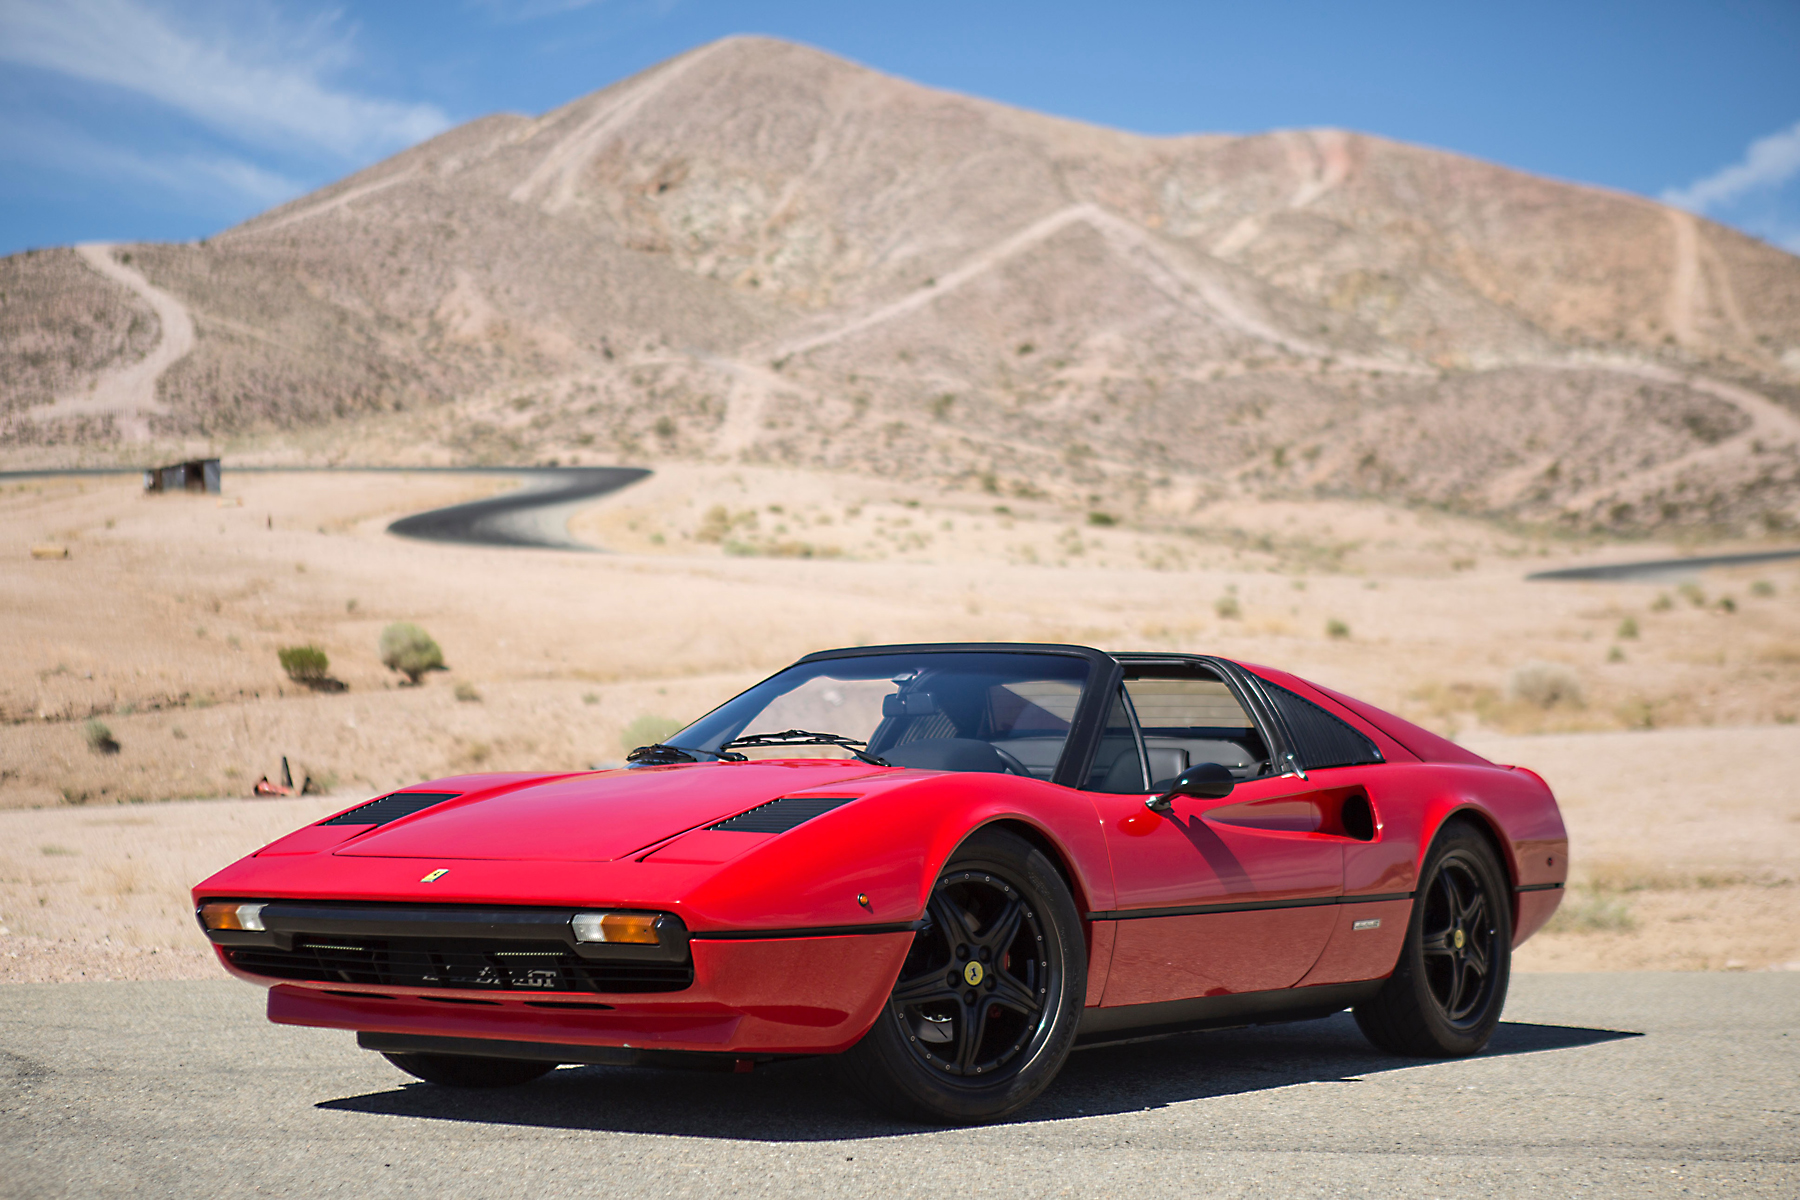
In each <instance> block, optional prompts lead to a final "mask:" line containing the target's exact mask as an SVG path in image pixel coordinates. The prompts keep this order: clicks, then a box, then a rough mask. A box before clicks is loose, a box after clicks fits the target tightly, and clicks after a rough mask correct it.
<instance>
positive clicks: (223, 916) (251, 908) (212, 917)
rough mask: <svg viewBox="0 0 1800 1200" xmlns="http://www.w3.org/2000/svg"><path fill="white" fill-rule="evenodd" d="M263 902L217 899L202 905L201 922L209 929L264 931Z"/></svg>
mask: <svg viewBox="0 0 1800 1200" xmlns="http://www.w3.org/2000/svg"><path fill="white" fill-rule="evenodd" d="M263 908H264V906H263V905H261V904H239V903H238V902H237V901H235V900H215V901H213V902H212V903H210V904H202V905H201V906H200V923H201V924H202V925H204V926H206V927H207V928H208V929H236V930H241V931H244V932H248V933H261V932H263V923H262V910H263Z"/></svg>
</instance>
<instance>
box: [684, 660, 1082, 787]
mask: <svg viewBox="0 0 1800 1200" xmlns="http://www.w3.org/2000/svg"><path fill="white" fill-rule="evenodd" d="M1088 671H1089V663H1088V660H1086V659H1085V658H1080V657H1076V656H1074V655H1063V654H1045V653H1031V652H1021V653H1013V652H993V651H916V652H902V653H892V654H867V655H857V656H855V657H849V658H833V659H825V660H822V661H819V662H810V663H800V664H798V665H796V666H793V667H790V668H788V669H787V670H785V671H783V672H781V673H780V674H778V675H775V676H773V677H771V678H769V679H766V680H764V681H763V682H762V683H759V684H757V685H756V686H755V687H753V688H751V689H750V690H749V691H747V692H745V693H743V694H742V695H740V696H738V697H736V698H735V699H732V700H728V701H727V702H725V703H724V704H722V705H720V706H719V707H718V708H716V709H714V710H713V711H712V712H710V713H708V714H707V715H706V716H704V717H702V718H700V719H699V720H698V721H696V722H694V723H693V724H692V725H690V726H688V727H687V728H686V729H684V730H682V731H681V732H680V733H678V734H676V735H675V736H673V737H671V738H669V739H668V743H667V744H668V745H671V746H678V747H683V748H686V749H690V750H700V751H704V752H709V753H714V754H716V753H718V752H719V751H720V749H721V748H722V747H724V746H725V745H726V743H728V742H732V741H734V740H736V739H740V738H747V737H753V736H754V735H757V734H775V733H783V732H786V731H788V730H805V731H808V732H812V733H821V734H836V735H839V736H841V737H845V738H850V739H853V740H855V741H857V742H866V743H867V753H869V754H872V755H876V756H878V757H880V758H882V759H883V760H885V761H886V762H888V763H890V764H892V765H894V766H898V767H925V768H930V769H934V770H946V771H993V772H1002V773H1009V774H1014V775H1030V776H1032V777H1034V778H1037V779H1048V778H1050V776H1051V774H1052V773H1053V772H1054V771H1055V770H1056V764H1057V760H1058V759H1060V758H1061V757H1062V750H1063V743H1064V742H1066V741H1067V740H1068V736H1069V723H1070V721H1071V720H1073V718H1074V716H1075V709H1076V706H1077V705H1078V704H1079V703H1080V701H1081V692H1082V688H1083V687H1084V686H1085V685H1086V684H1087V680H1088ZM736 752H738V753H742V754H745V755H746V756H748V757H750V758H796V757H804V758H848V757H850V752H849V751H847V750H845V749H844V748H842V747H841V746H830V745H818V746H779V747H778V746H739V747H737V748H736Z"/></svg>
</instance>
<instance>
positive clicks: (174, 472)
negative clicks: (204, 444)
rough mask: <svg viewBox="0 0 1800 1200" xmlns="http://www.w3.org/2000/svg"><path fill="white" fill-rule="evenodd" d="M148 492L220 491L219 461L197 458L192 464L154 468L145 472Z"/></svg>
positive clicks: (145, 483)
mask: <svg viewBox="0 0 1800 1200" xmlns="http://www.w3.org/2000/svg"><path fill="white" fill-rule="evenodd" d="M144 490H145V491H146V492H214V493H216V492H217V491H218V490H219V460H218V459H216V458H196V459H195V460H194V461H192V462H184V463H175V464H173V465H171V466H167V467H152V468H151V469H150V470H148V471H145V472H144Z"/></svg>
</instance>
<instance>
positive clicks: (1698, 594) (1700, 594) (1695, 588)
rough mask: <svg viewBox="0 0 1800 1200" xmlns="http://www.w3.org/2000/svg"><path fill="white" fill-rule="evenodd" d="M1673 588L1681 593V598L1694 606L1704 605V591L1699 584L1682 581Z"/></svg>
mask: <svg viewBox="0 0 1800 1200" xmlns="http://www.w3.org/2000/svg"><path fill="white" fill-rule="evenodd" d="M1675 590H1676V591H1678V592H1680V593H1681V597H1682V599H1684V600H1686V601H1687V602H1688V603H1689V604H1691V605H1693V606H1694V607H1695V608H1705V607H1706V592H1705V590H1704V589H1703V588H1701V586H1700V585H1699V584H1697V583H1684V584H1682V585H1681V586H1680V587H1678V588H1676V589H1675Z"/></svg>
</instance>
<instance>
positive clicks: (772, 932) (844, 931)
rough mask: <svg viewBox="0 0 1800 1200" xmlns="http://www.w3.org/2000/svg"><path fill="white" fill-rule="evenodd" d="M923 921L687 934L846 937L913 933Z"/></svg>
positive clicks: (695, 937)
mask: <svg viewBox="0 0 1800 1200" xmlns="http://www.w3.org/2000/svg"><path fill="white" fill-rule="evenodd" d="M924 924H925V922H924V921H922V920H920V921H895V922H892V923H890V924H887V925H817V926H814V927H812V928H810V929H715V930H712V931H710V932H708V931H698V932H694V933H690V934H688V940H689V941H694V942H747V941H756V940H759V939H762V938H818V937H848V936H850V935H851V934H858V933H915V932H917V931H918V930H919V929H920V928H921V927H922V926H923V925H924Z"/></svg>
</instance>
